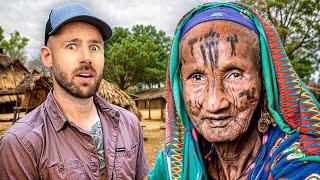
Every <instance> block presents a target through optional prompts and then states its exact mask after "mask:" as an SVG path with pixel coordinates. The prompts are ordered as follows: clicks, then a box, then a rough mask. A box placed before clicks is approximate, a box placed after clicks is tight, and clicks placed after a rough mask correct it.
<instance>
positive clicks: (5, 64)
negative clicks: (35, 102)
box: [0, 54, 29, 103]
mask: <svg viewBox="0 0 320 180" xmlns="http://www.w3.org/2000/svg"><path fill="white" fill-rule="evenodd" d="M28 73H29V71H28V70H27V68H25V67H24V66H23V64H22V63H21V62H20V61H19V60H18V59H10V58H8V57H7V56H4V55H3V54H0V102H1V103H5V102H10V101H12V100H13V99H16V98H13V97H12V98H13V99H12V98H11V96H10V95H14V94H16V93H17V92H16V88H17V86H18V85H19V84H20V83H21V81H22V80H23V79H24V77H25V75H27V74H28Z"/></svg>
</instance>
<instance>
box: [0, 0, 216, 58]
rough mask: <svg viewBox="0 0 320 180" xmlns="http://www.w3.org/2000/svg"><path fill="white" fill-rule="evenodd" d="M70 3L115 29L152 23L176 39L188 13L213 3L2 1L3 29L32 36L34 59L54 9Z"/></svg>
mask: <svg viewBox="0 0 320 180" xmlns="http://www.w3.org/2000/svg"><path fill="white" fill-rule="evenodd" d="M211 1H212V0H211ZM68 2H79V3H81V4H83V5H85V6H87V7H89V9H91V10H92V11H93V12H94V13H95V14H96V15H97V16H98V17H101V18H102V19H103V20H105V21H106V22H107V23H108V24H109V25H110V26H111V27H112V28H113V27H118V26H121V27H129V28H131V27H132V26H133V25H135V24H144V25H149V24H151V25H153V26H155V27H156V28H157V29H159V30H160V29H161V30H164V31H165V32H166V33H167V34H168V35H170V36H172V35H173V32H174V29H175V26H176V24H177V22H178V21H179V19H180V18H181V17H182V16H183V15H184V14H185V13H186V12H187V11H188V10H190V9H192V8H193V7H195V6H196V5H199V4H202V3H204V2H210V0H197V1H195V0H131V1H130V0H90V1H88V0H87V1H84V0H77V1H67V0H61V1H53V0H0V26H1V27H2V28H3V29H4V34H5V36H6V37H8V36H9V33H10V32H14V31H15V30H17V31H19V32H20V33H21V34H22V35H23V36H26V37H28V38H29V43H28V45H27V47H26V52H27V54H28V56H29V57H32V56H33V54H36V53H38V51H39V48H40V47H41V46H42V44H43V41H44V29H45V23H46V21H47V18H48V15H49V13H50V10H51V9H52V8H53V7H56V6H59V5H62V4H66V3H68Z"/></svg>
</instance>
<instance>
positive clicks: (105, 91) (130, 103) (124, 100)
mask: <svg viewBox="0 0 320 180" xmlns="http://www.w3.org/2000/svg"><path fill="white" fill-rule="evenodd" d="M98 94H99V95H100V96H101V97H102V98H103V99H105V100H106V101H108V102H110V103H112V104H115V105H117V106H120V107H122V108H125V109H127V110H129V111H131V112H133V113H134V114H135V115H136V116H137V117H138V118H139V119H140V120H141V114H140V112H139V111H138V108H137V107H136V104H135V103H134V100H133V99H132V98H131V97H130V96H129V95H128V94H127V93H125V92H124V91H122V90H121V89H120V88H118V87H117V86H116V85H115V84H112V83H109V82H107V81H105V80H104V79H103V80H102V81H101V84H100V88H99V90H98Z"/></svg>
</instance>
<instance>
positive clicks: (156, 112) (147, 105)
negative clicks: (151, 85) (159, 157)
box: [134, 88, 166, 120]
mask: <svg viewBox="0 0 320 180" xmlns="http://www.w3.org/2000/svg"><path fill="white" fill-rule="evenodd" d="M136 95H137V96H138V98H135V99H134V101H135V102H136V105H137V107H138V109H139V111H140V112H141V114H142V118H143V119H153V120H159V119H162V120H164V109H165V105H166V92H165V90H164V88H156V89H147V90H143V91H140V92H138V93H136Z"/></svg>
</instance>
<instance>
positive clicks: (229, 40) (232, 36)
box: [227, 34, 238, 56]
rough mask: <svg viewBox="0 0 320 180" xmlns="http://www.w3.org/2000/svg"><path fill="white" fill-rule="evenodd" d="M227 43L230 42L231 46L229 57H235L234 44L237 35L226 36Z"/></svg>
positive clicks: (236, 41) (236, 40)
mask: <svg viewBox="0 0 320 180" xmlns="http://www.w3.org/2000/svg"><path fill="white" fill-rule="evenodd" d="M227 41H228V42H230V44H231V54H230V56H237V54H236V44H237V43H238V38H237V35H236V34H235V35H231V34H228V35H227Z"/></svg>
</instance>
